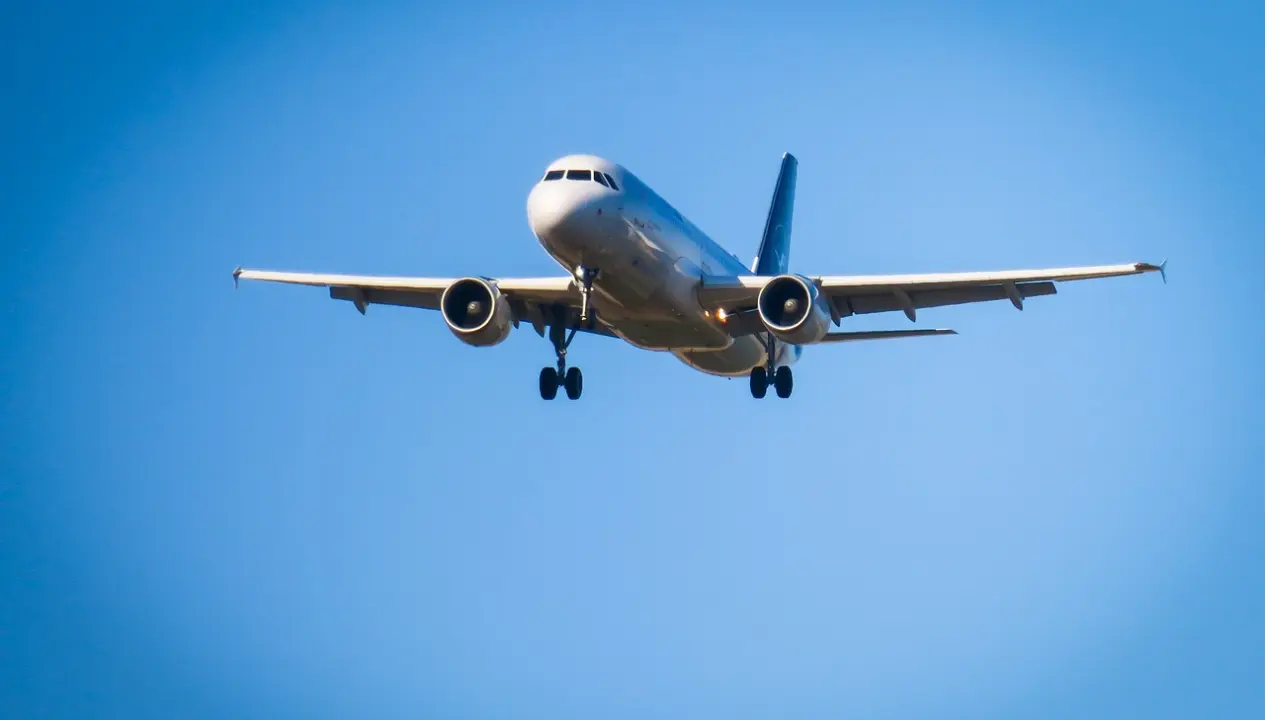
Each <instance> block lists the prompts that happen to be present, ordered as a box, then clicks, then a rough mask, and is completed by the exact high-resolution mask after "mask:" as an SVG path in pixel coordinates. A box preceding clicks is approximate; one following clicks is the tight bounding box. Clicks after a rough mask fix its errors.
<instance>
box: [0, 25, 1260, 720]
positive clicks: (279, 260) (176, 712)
mask: <svg viewBox="0 0 1280 720" xmlns="http://www.w3.org/2000/svg"><path fill="white" fill-rule="evenodd" d="M30 5H35V4H30ZM57 5H58V9H57V10H54V9H49V8H45V7H26V8H18V9H15V8H9V9H8V10H6V12H5V16H6V19H5V21H4V22H3V23H2V24H0V25H2V27H3V29H0V34H2V35H3V38H2V39H3V42H0V61H2V63H3V66H4V67H5V68H6V69H7V70H6V73H5V76H4V80H3V84H4V92H3V95H2V97H3V104H4V106H5V110H4V112H3V113H0V131H2V132H3V136H4V138H5V141H4V143H3V144H0V169H2V170H3V172H0V190H2V191H3V193H4V196H5V198H6V199H5V201H4V202H3V203H0V238H2V239H3V249H4V255H3V258H4V262H5V269H6V272H5V276H6V278H7V283H6V289H7V291H6V293H5V298H4V300H3V308H4V312H3V314H0V318H3V319H2V320H0V343H3V352H2V353H0V396H2V399H3V405H2V407H3V415H2V418H0V419H2V422H3V424H2V425H0V716H4V717H81V718H83V717H95V718H96V717H103V718H114V717H121V718H145V717H166V718H168V717H187V718H203V717H208V718H226V717H273V718H283V717H307V718H315V717H379V718H382V717H386V718H396V717H406V718H407V717H450V718H467V717H522V718H557V719H562V718H597V717H611V718H653V717H664V718H711V717H734V718H742V717H759V718H781V717H814V718H817V717H829V718H836V717H840V718H845V717H858V716H861V717H866V716H877V717H900V718H924V717H947V718H968V717H975V718H977V717H981V718H991V717H1047V718H1057V717H1063V718H1068V717H1069V718H1109V717H1123V718H1129V717H1141V716H1147V717H1163V718H1172V717H1242V716H1248V715H1256V714H1257V713H1259V712H1260V711H1261V709H1262V700H1263V674H1262V672H1263V637H1262V630H1263V506H1262V499H1263V477H1262V467H1263V397H1262V389H1263V324H1262V319H1263V302H1262V301H1263V269H1262V253H1263V82H1262V81H1263V65H1262V58H1263V28H1262V18H1263V8H1262V4H1261V3H1256V2H1253V3H1234V2H1226V3H1200V4H1198V5H1197V6H1196V7H1190V6H1184V5H1181V4H1169V3H1163V2H1161V3H1155V2H1152V3H1145V4H1134V3H1114V2H1106V3H1101V2H1098V3H1093V2H1086V3H1076V2H1063V3H1054V4H1052V5H1051V4H1049V3H969V4H965V5H964V7H963V9H962V8H961V7H959V6H956V5H954V4H951V3H946V4H942V3H939V4H933V5H928V4H911V3H902V4H896V3H895V4H894V9H892V10H884V9H882V8H881V7H880V6H882V5H884V4H883V3H868V4H865V5H863V4H849V3H838V4H837V3H830V4H805V3H770V4H768V5H765V6H756V5H752V4H750V3H748V4H746V5H738V6H730V5H728V4H725V5H711V4H701V3H698V2H679V3H666V2H654V3H590V4H587V3H584V4H578V5H564V4H553V3H537V4H512V5H488V6H481V5H479V4H477V5H476V6H474V7H472V8H469V9H466V10H463V9H454V10H449V11H445V10H440V9H436V8H432V7H430V4H421V3H405V4H396V3H384V4H378V5H377V7H376V9H371V8H368V7H363V6H362V5H363V4H357V3H352V4H349V5H337V4H322V3H305V4H296V5H288V4H284V3H259V2H254V3H232V2H218V3H204V4H203V5H201V4H196V3H186V4H181V5H182V7H180V8H179V7H178V6H176V5H173V4H170V3H152V4H146V3H123V4H116V5H113V6H110V7H108V6H107V4H99V3H85V4H84V5H83V7H75V6H74V4H71V3H61V4H57ZM784 151H789V152H792V153H794V154H795V155H796V156H797V157H798V158H799V159H800V179H799V191H798V197H797V203H796V216H795V232H794V245H793V252H792V267H793V269H795V270H797V271H800V272H810V273H818V272H827V273H833V272H834V273H859V272H913V271H914V272H925V271H949V270H957V271H958V270H981V269H1005V268H1008V269H1014V268H1034V267H1053V266H1060V265H1066V264H1093V263H1111V262H1129V261H1151V262H1159V261H1160V260H1162V259H1164V258H1166V257H1168V258H1169V259H1170V265H1169V267H1170V282H1169V284H1168V285H1167V286H1165V285H1161V284H1160V281H1159V279H1158V278H1157V277H1153V276H1143V277H1138V278H1123V279H1118V280H1108V281H1098V282H1094V283H1083V284H1074V285H1072V284H1068V285H1063V286H1061V287H1060V288H1059V294H1058V295H1057V296H1056V297H1052V298H1045V299H1034V300H1030V301H1028V303H1027V308H1026V311H1025V312H1022V313H1019V312H1017V311H1015V310H1014V309H1013V308H1011V307H1010V306H1009V305H1008V304H1006V303H993V304H987V305H972V306H968V307H959V308H952V309H940V310H930V311H922V312H921V314H920V325H922V326H926V327H929V326H939V327H953V328H956V329H957V330H958V331H959V332H960V334H959V335H958V336H955V337H949V338H937V339H919V340H904V341H901V342H884V343H866V344H858V345H856V346H854V345H849V346H843V347H831V348H825V349H818V350H813V351H810V352H809V353H806V355H805V358H804V362H803V363H801V364H800V365H799V366H798V368H797V375H796V392H795V396H794V397H793V398H792V399H791V400H790V401H788V402H780V401H777V400H776V399H770V400H768V401H763V402H757V401H754V400H752V399H751V397H750V394H749V393H748V391H747V387H746V383H745V381H741V380H739V381H727V380H723V379H716V378H711V377H707V376H703V375H699V374H697V373H695V372H693V371H691V370H689V369H687V368H685V367H684V366H683V365H681V364H680V363H678V362H677V361H675V360H674V359H672V358H671V357H669V356H666V355H662V354H656V353H645V352H641V351H638V350H635V349H632V348H630V347H628V346H625V345H623V344H621V343H618V342H610V341H608V340H604V339H598V338H585V339H582V340H580V341H578V342H577V343H575V345H574V348H573V352H572V358H573V361H574V362H575V364H577V365H579V366H581V367H583V368H584V370H585V373H586V378H587V383H586V392H585V395H584V398H583V399H582V400H581V401H580V402H578V403H569V402H565V401H559V402H554V403H546V402H544V401H542V400H540V399H539V398H538V394H537V391H536V379H537V372H538V370H539V368H541V367H542V366H543V365H545V364H548V362H549V361H550V360H551V359H552V352H551V349H550V345H549V344H548V343H547V342H546V341H545V340H542V339H540V338H538V337H537V336H536V335H534V334H533V333H532V332H529V331H528V330H521V331H518V332H517V333H514V334H513V335H512V337H511V338H510V339H509V340H508V341H507V342H506V343H505V344H504V345H502V346H500V347H497V348H493V349H488V350H478V349H473V348H469V347H467V346H464V345H463V344H461V343H459V342H458V341H457V340H455V339H454V338H453V337H452V336H451V335H450V334H449V333H448V332H447V331H446V329H445V327H444V324H443V322H442V320H441V319H440V317H439V316H438V315H436V314H433V313H430V312H421V311H413V310H406V309H397V308H374V309H372V310H371V311H370V312H369V314H368V316H366V317H361V316H360V315H359V314H357V313H356V312H355V311H354V310H353V309H352V308H351V306H350V305H349V304H344V303H337V302H334V301H331V300H329V299H328V298H327V296H326V293H325V292H324V291H323V290H313V289H305V288H288V287H279V286H266V285H253V286H249V285H246V286H245V287H242V288H241V289H240V290H239V291H234V292H233V290H232V283H231V276H230V273H231V270H232V269H233V268H234V267H235V266H236V265H238V264H244V265H246V266H256V267H268V268H278V269H297V270H317V271H345V272H363V273H395V274H415V273H416V274H424V275H452V274H463V273H486V274H493V275H522V274H523V275H546V274H549V273H552V272H554V271H555V266H554V265H553V263H552V262H551V260H550V259H549V258H547V257H546V256H545V255H543V253H542V252H541V250H540V249H539V247H538V246H537V244H536V242H535V241H534V238H533V237H532V235H531V234H530V232H529V230H528V227H527V224H526V221H525V216H524V212H525V211H524V202H525V196H526V194H527V192H528V190H529V188H530V187H531V186H532V184H533V182H534V181H535V180H536V178H537V177H538V175H539V172H540V171H541V169H542V168H543V167H544V166H545V165H546V163H548V162H549V161H550V160H552V159H553V158H555V157H557V156H559V155H563V154H566V153H570V152H591V153H597V154H601V155H604V156H607V157H609V158H612V159H615V160H617V161H618V162H621V163H622V164H624V165H626V166H628V167H629V168H630V169H631V170H633V171H634V172H636V173H637V174H638V175H639V176H640V177H641V178H643V179H644V180H645V181H646V182H647V183H648V184H650V185H651V186H653V187H654V188H656V189H657V190H658V191H659V192H661V193H663V194H664V196H666V197H667V198H668V199H669V200H671V201H672V202H673V203H674V204H675V205H676V206H677V207H678V208H680V209H681V211H682V212H683V213H684V214H685V215H687V216H688V217H690V218H691V219H693V220H694V221H695V222H696V223H698V224H699V225H700V226H701V227H702V228H703V229H705V230H706V231H707V232H708V233H710V234H711V235H712V236H713V237H715V238H716V239H717V240H719V241H720V242H721V243H722V244H724V245H725V246H726V247H728V248H729V249H730V250H732V251H734V252H736V253H738V254H739V255H742V256H744V257H748V256H749V255H750V254H751V252H752V251H753V250H754V248H755V244H756V242H757V240H758V238H759V233H760V230H761V223H762V222H763V218H764V214H765V211H766V208H767V203H768V196H769V192H770V190H771V188H772V183H773V179H774V173H775V172H776V170H777V164H778V161H779V158H780V157H781V155H782V153H783V152H784ZM907 324H908V323H907V322H906V321H905V319H904V318H901V317H894V316H887V315H886V316H864V317H859V318H856V319H855V320H854V325H855V326H856V327H857V328H863V329H865V328H883V327H902V326H905V325H907Z"/></svg>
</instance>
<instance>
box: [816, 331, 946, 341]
mask: <svg viewBox="0 0 1280 720" xmlns="http://www.w3.org/2000/svg"><path fill="white" fill-rule="evenodd" d="M955 334H956V331H955V330H948V329H945V328H942V329H937V330H864V331H862V332H842V333H831V334H829V335H827V336H826V337H824V338H822V342H824V343H835V342H849V341H850V340H892V339H893V338H908V337H925V336H927V335H955Z"/></svg>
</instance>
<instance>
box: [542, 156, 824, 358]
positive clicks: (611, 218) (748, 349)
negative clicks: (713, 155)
mask: <svg viewBox="0 0 1280 720" xmlns="http://www.w3.org/2000/svg"><path fill="white" fill-rule="evenodd" d="M555 171H565V175H567V176H568V177H558V178H555V179H547V178H548V175H549V174H552V175H555V174H556V172H555ZM572 171H578V172H576V173H574V172H572ZM582 171H588V172H587V173H586V174H587V177H585V178H584V177H583V175H584V173H583V172H582ZM596 173H601V174H605V175H608V179H609V180H612V181H614V183H613V184H614V185H616V186H617V189H614V188H613V187H612V186H610V185H609V184H607V183H606V182H605V181H602V180H601V179H597V176H596V175H595V174H596ZM543 178H544V179H540V180H539V182H538V184H537V185H535V186H534V187H533V190H532V191H531V192H530V193H529V199H528V203H527V210H528V216H529V227H530V229H532V230H533V233H534V235H535V236H537V238H538V241H539V242H540V243H541V244H542V247H543V248H544V249H545V250H546V252H547V254H549V255H550V256H551V257H552V259H554V260H555V261H556V262H557V263H559V264H560V265H561V266H563V267H564V268H565V269H566V270H568V271H569V272H574V271H575V269H576V268H578V267H585V268H591V269H594V270H597V271H598V272H599V275H598V276H597V277H596V279H595V282H594V291H593V295H592V305H593V307H594V308H595V311H596V316H597V320H598V321H599V322H601V323H603V324H604V325H607V326H608V327H609V328H610V329H612V330H613V332H614V334H616V335H617V336H618V337H620V338H622V339H623V340H625V341H627V342H628V343H630V344H632V345H634V346H636V347H639V348H644V349H646V350H658V351H670V352H671V353H672V354H673V355H675V356H676V357H677V358H679V359H680V360H681V361H683V362H684V363H686V364H688V365H689V366H691V367H693V368H695V369H697V370H701V371H702V372H705V373H709V374H712V375H721V376H725V377H734V376H741V375H746V374H749V373H750V372H751V369H752V368H754V367H760V366H763V365H765V364H766V360H767V358H766V353H767V351H766V345H765V339H763V338H760V337H757V336H756V335H746V336H742V337H738V338H733V337H730V335H729V332H728V330H727V328H726V326H725V324H724V323H723V322H722V321H721V319H720V318H719V317H717V315H716V313H715V312H714V311H709V310H706V309H704V308H703V307H702V306H701V305H700V304H699V303H698V299H697V295H696V290H697V287H698V285H699V283H700V282H701V279H702V276H703V274H706V275H716V276H726V275H730V276H734V275H750V274H752V272H751V270H750V269H749V268H748V267H747V266H745V265H744V264H743V263H742V262H741V261H740V260H739V259H738V258H737V257H735V256H734V255H733V254H732V253H730V252H728V251H727V250H725V249H724V248H722V247H721V246H720V245H718V244H717V243H716V242H715V241H714V240H712V239H711V238H710V237H708V236H707V235H706V233H704V232H702V231H701V230H699V229H698V227H697V226H696V225H694V224H693V223H692V222H690V221H689V220H688V219H686V218H685V217H684V216H683V215H681V214H680V213H679V211H677V210H676V209H675V208H674V207H672V206H671V204H670V203H668V202H667V201H665V200H663V199H662V197H661V196H659V195H658V194H657V193H656V192H654V191H653V190H652V189H650V188H649V186H647V185H645V184H644V183H643V182H642V181H641V180H640V179H639V178H638V177H636V176H635V175H634V174H632V173H631V172H629V171H628V170H627V169H626V168H624V167H622V166H620V165H618V164H616V163H612V162H609V161H608V160H605V159H603V158H599V157H595V156H592V155H569V156H566V157H563V158H560V159H559V160H556V161H555V162H553V163H551V164H550V165H548V166H547V169H546V170H545V171H544V172H543ZM796 350H797V349H796V348H795V347H794V346H792V345H788V344H786V343H781V342H778V343H776V350H775V355H776V359H775V364H776V365H779V366H782V365H791V364H794V363H795V362H796V361H797V360H798V359H799V353H798V352H797V351H796Z"/></svg>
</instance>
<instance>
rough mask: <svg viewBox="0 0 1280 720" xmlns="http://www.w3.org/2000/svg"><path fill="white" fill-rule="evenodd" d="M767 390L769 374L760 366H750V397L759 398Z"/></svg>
mask: <svg viewBox="0 0 1280 720" xmlns="http://www.w3.org/2000/svg"><path fill="white" fill-rule="evenodd" d="M767 392H769V375H768V373H767V372H765V369H764V368H762V367H754V368H751V397H753V398H755V399H757V400H759V399H760V398H762V397H764V395H765V393H767Z"/></svg>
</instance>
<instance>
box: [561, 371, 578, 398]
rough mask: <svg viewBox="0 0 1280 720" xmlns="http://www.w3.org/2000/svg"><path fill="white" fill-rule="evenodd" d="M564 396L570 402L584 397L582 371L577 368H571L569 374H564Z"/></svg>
mask: <svg viewBox="0 0 1280 720" xmlns="http://www.w3.org/2000/svg"><path fill="white" fill-rule="evenodd" d="M564 394H565V395H568V396H569V399H570V400H577V399H578V398H580V397H582V371H581V370H579V369H578V368H576V367H571V368H569V372H567V373H565V374H564Z"/></svg>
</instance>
